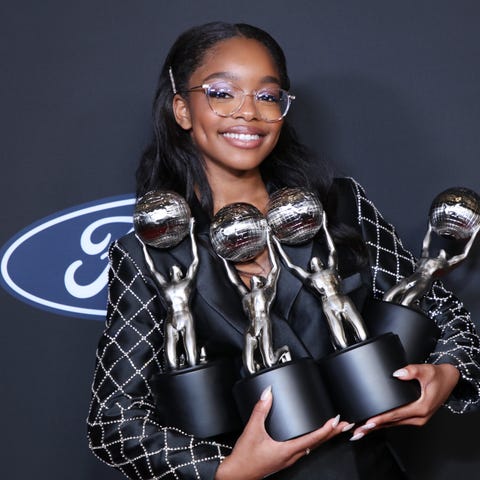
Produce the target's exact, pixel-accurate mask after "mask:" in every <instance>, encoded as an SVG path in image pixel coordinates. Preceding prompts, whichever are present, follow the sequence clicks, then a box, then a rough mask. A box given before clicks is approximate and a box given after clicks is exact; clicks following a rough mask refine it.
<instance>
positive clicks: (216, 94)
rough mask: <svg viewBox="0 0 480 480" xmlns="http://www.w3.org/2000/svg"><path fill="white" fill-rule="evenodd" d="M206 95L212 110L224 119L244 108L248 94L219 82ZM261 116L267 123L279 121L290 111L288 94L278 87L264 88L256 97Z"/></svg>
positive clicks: (210, 87) (209, 87)
mask: <svg viewBox="0 0 480 480" xmlns="http://www.w3.org/2000/svg"><path fill="white" fill-rule="evenodd" d="M205 93H206V94H207V98H208V102H209V104H210V107H211V108H212V110H213V111H214V112H215V113H216V114H217V115H220V116H222V117H229V116H230V115H233V114H234V113H235V112H237V111H238V109H239V108H240V107H241V106H242V103H243V101H244V98H245V96H246V95H248V94H246V93H245V92H244V91H243V90H242V89H241V88H239V87H236V86H235V85H232V84H231V83H228V82H227V83H225V82H219V83H213V84H211V85H209V86H208V87H207V88H206V90H205ZM254 99H255V106H256V108H257V112H258V114H259V116H260V117H261V118H262V119H263V120H265V121H267V122H268V121H270V122H272V121H278V120H280V119H281V118H282V117H283V116H285V114H286V113H287V111H288V108H289V106H290V97H289V94H288V92H286V91H285V90H282V89H281V88H277V87H269V88H263V89H261V90H259V91H258V92H255V95H254Z"/></svg>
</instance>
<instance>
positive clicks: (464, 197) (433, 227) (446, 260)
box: [363, 187, 480, 363]
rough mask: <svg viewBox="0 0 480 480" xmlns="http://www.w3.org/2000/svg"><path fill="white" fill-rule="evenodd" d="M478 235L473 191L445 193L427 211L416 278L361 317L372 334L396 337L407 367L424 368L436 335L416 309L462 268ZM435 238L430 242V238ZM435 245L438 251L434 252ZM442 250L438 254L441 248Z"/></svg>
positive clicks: (477, 200)
mask: <svg viewBox="0 0 480 480" xmlns="http://www.w3.org/2000/svg"><path fill="white" fill-rule="evenodd" d="M479 229H480V197H479V196H478V195H477V194H476V193H475V192H473V191H472V190H469V189H466V188H462V187H455V188H449V189H448V190H445V191H444V192H442V193H440V194H439V195H437V196H436V197H435V199H434V200H433V202H432V205H431V207H430V212H429V222H428V228H427V232H426V234H425V237H424V239H423V244H422V252H421V256H420V258H419V259H418V261H417V263H416V265H415V270H414V272H413V273H412V274H411V275H410V276H408V277H406V278H404V279H402V280H401V281H400V282H398V283H397V284H396V285H395V286H393V287H392V288H391V289H390V290H389V291H387V292H386V293H385V295H384V296H383V300H370V301H369V302H367V304H366V306H365V309H364V311H363V313H364V316H365V318H367V319H368V326H369V329H370V330H371V331H372V332H374V333H377V334H379V333H383V332H385V331H391V332H395V333H396V334H397V335H398V336H399V337H400V339H401V341H402V344H403V346H404V348H405V351H406V354H407V361H408V363H422V362H424V361H425V359H426V358H427V356H428V354H429V353H430V352H432V351H433V349H434V347H435V343H436V342H437V339H438V336H439V329H438V327H437V326H436V325H435V323H434V322H433V320H431V319H430V318H429V317H427V315H426V314H425V313H423V311H421V310H420V309H419V308H418V307H417V305H418V301H419V300H420V299H421V298H422V297H423V296H424V295H425V294H427V293H428V292H429V290H430V288H431V286H432V284H433V282H434V281H435V280H436V279H437V278H439V277H441V276H442V275H444V274H446V273H447V272H448V271H450V270H451V269H453V268H454V267H456V266H457V265H458V264H459V263H460V262H462V261H463V260H464V259H465V258H466V257H467V255H468V253H469V252H470V249H471V247H472V244H473V242H474V240H475V238H476V235H477V233H478V231H479ZM432 234H433V235H434V236H433V235H432ZM434 241H437V243H439V244H440V245H439V246H438V248H437V249H436V250H437V252H435V253H436V254H434V253H432V252H431V250H434V249H433V248H432V247H433V246H434V245H433V244H434ZM440 247H441V248H440Z"/></svg>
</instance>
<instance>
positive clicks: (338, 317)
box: [275, 209, 367, 349]
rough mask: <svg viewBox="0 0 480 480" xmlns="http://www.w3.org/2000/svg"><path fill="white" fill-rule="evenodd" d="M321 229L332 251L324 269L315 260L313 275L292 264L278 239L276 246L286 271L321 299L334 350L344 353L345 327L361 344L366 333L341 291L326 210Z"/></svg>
mask: <svg viewBox="0 0 480 480" xmlns="http://www.w3.org/2000/svg"><path fill="white" fill-rule="evenodd" d="M321 225H322V228H323V233H324V235H325V239H326V241H327V245H328V250H329V256H328V264H327V265H324V264H323V263H322V261H321V260H320V258H318V257H312V259H311V260H310V271H306V270H304V269H303V268H301V267H299V266H298V265H294V264H293V263H292V262H291V260H290V258H289V256H288V255H287V253H286V252H285V250H284V248H283V247H282V245H281V243H280V242H279V241H278V240H277V239H275V245H276V247H277V251H278V252H279V254H280V256H281V257H282V259H283V261H284V263H285V265H286V266H287V268H288V269H289V270H290V271H292V272H293V273H294V274H295V275H296V276H297V277H298V278H299V279H300V280H301V281H302V282H303V283H304V284H305V285H306V286H307V287H308V288H310V289H311V290H312V291H313V293H314V294H316V295H318V296H319V298H320V299H321V301H322V310H323V313H324V314H325V317H326V319H327V323H328V326H329V329H330V334H331V338H332V342H333V344H334V346H335V348H337V349H343V348H347V347H348V346H349V343H348V339H347V335H346V333H345V328H344V327H345V325H347V324H348V325H349V326H350V327H351V329H352V332H353V333H354V335H355V337H356V339H357V340H358V341H363V340H366V338H367V331H366V328H365V325H364V322H363V319H362V317H361V315H360V313H359V312H358V310H357V308H356V307H355V304H354V303H353V302H352V300H351V299H350V298H349V297H348V296H347V295H345V294H343V292H342V290H341V278H340V276H339V274H338V258H337V251H336V249H335V245H334V243H333V239H332V237H331V236H330V233H329V231H328V229H327V216H326V214H325V211H323V209H322V222H321Z"/></svg>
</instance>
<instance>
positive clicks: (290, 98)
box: [176, 82, 296, 123]
mask: <svg viewBox="0 0 480 480" xmlns="http://www.w3.org/2000/svg"><path fill="white" fill-rule="evenodd" d="M228 83H230V84H231V85H232V86H233V87H236V88H238V90H240V91H241V92H242V94H243V96H242V101H241V102H240V105H239V106H238V107H237V108H236V109H235V110H234V111H233V112H231V113H229V114H228V115H222V114H220V113H218V112H216V111H215V110H214V108H213V107H212V105H211V104H210V100H209V99H210V97H209V96H208V89H209V88H211V87H212V86H213V85H215V82H214V83H203V84H202V85H197V86H196V87H192V88H189V89H188V90H184V92H186V93H190V92H202V91H203V93H204V94H205V96H206V97H207V103H208V106H209V107H210V109H211V110H212V112H213V113H214V114H215V115H218V116H219V117H222V118H228V117H232V116H233V115H235V114H236V113H237V112H238V111H239V110H240V109H241V108H242V107H243V104H244V103H245V97H254V103H255V108H256V109H257V107H256V105H257V100H256V98H257V94H258V92H261V91H262V90H261V89H260V90H252V91H251V92H250V93H247V92H245V90H242V89H241V88H240V87H238V86H237V85H235V84H234V83H231V82H228ZM279 90H280V91H282V92H285V93H286V94H287V99H288V103H287V108H286V110H285V113H283V114H282V116H281V117H280V118H278V119H275V120H266V119H264V118H262V117H260V119H261V120H262V121H264V122H267V123H276V122H280V120H282V119H283V118H285V116H286V115H287V113H288V111H289V110H290V106H291V105H292V102H293V100H295V98H296V97H295V95H292V94H291V93H290V92H289V91H288V90H285V89H283V88H279ZM176 93H180V92H176ZM257 112H258V109H257Z"/></svg>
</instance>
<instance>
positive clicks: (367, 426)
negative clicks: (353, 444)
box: [361, 422, 377, 430]
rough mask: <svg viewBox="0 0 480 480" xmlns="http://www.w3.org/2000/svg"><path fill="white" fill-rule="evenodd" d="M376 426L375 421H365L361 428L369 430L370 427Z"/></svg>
mask: <svg viewBox="0 0 480 480" xmlns="http://www.w3.org/2000/svg"><path fill="white" fill-rule="evenodd" d="M376 426H377V424H376V423H375V422H370V423H366V424H365V425H363V426H362V427H361V428H362V429H363V430H371V429H372V428H375V427H376Z"/></svg>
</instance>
